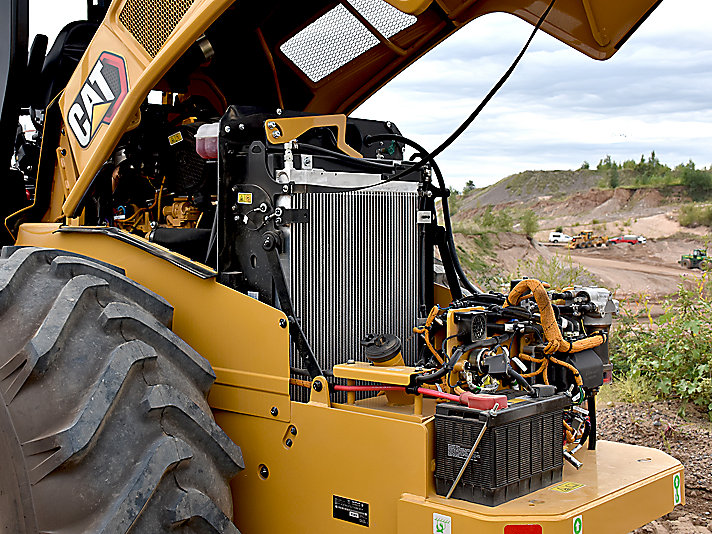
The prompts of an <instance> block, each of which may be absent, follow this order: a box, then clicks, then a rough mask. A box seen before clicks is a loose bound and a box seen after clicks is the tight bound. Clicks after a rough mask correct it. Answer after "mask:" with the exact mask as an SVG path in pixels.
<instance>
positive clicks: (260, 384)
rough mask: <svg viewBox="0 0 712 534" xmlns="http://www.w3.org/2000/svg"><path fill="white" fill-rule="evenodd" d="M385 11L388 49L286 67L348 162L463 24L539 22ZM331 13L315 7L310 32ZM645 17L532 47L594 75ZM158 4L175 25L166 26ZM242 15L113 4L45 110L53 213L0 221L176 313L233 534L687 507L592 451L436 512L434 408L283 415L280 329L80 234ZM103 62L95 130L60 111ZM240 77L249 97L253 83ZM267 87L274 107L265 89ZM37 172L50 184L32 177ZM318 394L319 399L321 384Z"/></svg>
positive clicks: (519, 7) (360, 376) (380, 529)
mask: <svg viewBox="0 0 712 534" xmlns="http://www.w3.org/2000/svg"><path fill="white" fill-rule="evenodd" d="M387 1H388V3H389V4H391V5H393V6H394V7H396V8H398V9H400V10H402V11H403V12H404V13H406V14H409V16H412V17H414V18H415V19H414V22H413V24H412V25H411V26H410V27H409V28H408V29H407V30H405V31H402V32H400V33H398V34H396V35H395V36H391V37H385V36H383V35H380V34H378V35H376V37H377V38H378V44H377V45H375V46H373V47H372V48H370V49H369V50H367V51H366V52H364V53H363V54H361V55H360V56H359V57H357V58H355V59H353V60H352V61H350V62H349V63H347V64H345V65H344V66H342V67H340V68H339V69H337V70H335V71H334V72H332V73H330V74H329V75H328V76H326V77H325V78H323V79H321V80H318V81H313V80H311V79H309V77H308V76H307V75H306V74H305V73H304V72H302V71H300V70H299V69H298V68H297V67H296V66H295V65H293V64H290V68H292V70H293V71H294V73H295V75H296V76H297V77H298V78H299V79H301V80H302V82H303V84H304V87H306V88H307V89H308V91H309V94H308V97H307V98H306V99H303V102H302V105H301V106H300V110H301V111H303V112H307V113H312V114H330V115H334V116H333V117H331V118H329V119H323V118H322V119H319V120H316V119H315V121H316V122H314V121H312V122H311V124H316V123H318V125H321V126H323V125H333V126H334V127H335V128H336V129H337V131H338V132H339V139H338V141H339V146H341V147H342V148H343V149H344V151H345V152H348V150H349V148H348V145H346V143H345V141H344V138H343V131H342V129H343V128H344V118H343V115H339V114H347V113H349V112H351V111H352V110H353V109H354V108H355V107H356V106H357V105H359V104H360V103H361V102H363V101H364V100H365V99H367V98H368V97H369V96H370V95H371V94H372V93H374V92H375V91H376V90H377V89H378V88H380V87H381V86H382V85H383V84H385V83H386V82H387V81H388V80H390V79H391V78H392V77H394V76H395V75H396V74H397V73H399V72H400V71H402V70H403V69H404V68H405V67H407V66H408V65H409V64H411V63H412V62H413V61H415V60H416V59H417V58H419V57H420V56H422V55H423V54H424V53H425V52H427V51H428V50H430V49H431V48H433V47H434V46H436V45H437V44H438V43H439V42H441V41H442V40H443V39H445V38H446V37H448V36H449V35H451V34H452V33H454V32H455V31H457V29H459V28H460V27H462V26H463V25H464V24H466V23H468V22H470V21H471V20H474V19H475V18H477V17H479V16H481V15H484V14H487V13H491V12H495V11H503V12H508V13H511V14H514V15H516V16H517V17H520V18H522V19H524V20H525V21H527V22H530V23H536V21H537V20H538V19H539V17H540V16H541V14H542V13H543V12H544V10H545V9H546V7H547V5H548V2H544V1H541V0H437V1H434V0H387ZM338 3H339V2H330V3H326V4H328V5H326V7H325V8H324V11H321V12H318V13H315V15H314V18H316V17H317V16H321V15H322V14H323V13H324V12H325V11H326V10H327V9H330V8H333V7H334V6H336V5H337V4H338ZM657 3H658V2H656V1H655V0H629V1H627V2H624V3H621V2H617V1H615V0H558V1H557V2H556V4H555V5H554V8H553V10H552V12H551V14H550V16H549V17H547V20H546V21H545V22H544V24H543V25H542V30H543V31H545V32H547V33H549V34H551V35H553V36H554V37H556V38H558V39H560V40H561V41H563V42H565V43H567V44H568V45H570V46H572V47H574V48H576V49H578V50H580V51H581V52H583V53H585V54H587V55H589V56H591V57H593V58H596V59H606V58H608V57H610V56H611V55H613V54H614V53H615V52H616V50H617V48H618V47H619V46H620V45H621V44H622V43H623V42H624V41H625V40H626V39H627V36H628V35H629V34H630V33H631V32H632V31H634V29H635V28H636V27H637V25H639V24H640V23H641V22H642V20H644V18H645V17H646V16H647V14H648V13H649V12H650V11H651V10H652V9H654V7H655V6H656V5H657ZM139 4H141V5H145V6H146V8H147V11H146V13H149V15H144V16H148V17H149V18H151V20H152V24H151V25H150V26H149V27H146V26H145V25H142V24H140V22H141V21H140V20H137V19H135V18H134V17H135V16H136V13H138V11H137V9H138V8H137V5H139ZM168 4H171V6H173V7H171V9H174V11H170V12H168V11H166V10H165V9H162V8H166V6H167V5H168ZM240 4H241V3H240V2H234V3H233V2H232V0H181V1H176V2H170V3H169V2H165V1H163V0H115V1H114V2H113V3H112V4H111V7H110V8H109V11H108V13H107V16H106V18H105V20H104V22H103V23H102V24H101V26H100V27H99V29H98V31H97V33H96V35H95V37H94V39H93V41H92V43H91V45H90V46H89V48H88V50H87V51H86V53H85V54H84V56H83V58H82V60H81V62H80V64H79V67H78V68H77V69H76V71H75V73H74V75H73V76H72V78H71V80H70V81H69V83H68V85H67V87H66V89H65V90H64V92H63V94H62V95H61V96H60V97H59V98H58V100H56V101H55V103H54V104H53V106H56V107H57V108H58V110H59V112H60V113H61V122H62V124H63V127H62V133H61V136H60V142H59V145H58V146H53V147H43V151H46V150H52V151H53V152H55V153H56V166H55V168H54V172H53V181H52V183H51V184H49V185H48V184H39V183H38V195H37V198H40V196H41V195H40V188H49V189H50V191H46V190H45V191H42V192H43V193H45V194H46V195H47V196H48V197H49V202H48V204H47V205H46V206H44V205H40V204H39V200H37V199H36V200H35V203H36V205H35V206H34V207H31V208H29V210H26V212H24V214H23V213H19V214H16V215H15V216H13V217H12V218H11V219H12V220H13V221H15V220H19V221H22V220H23V217H25V216H27V213H29V212H31V211H32V210H35V212H36V210H37V209H41V210H42V213H43V214H44V215H43V216H42V217H41V219H42V220H43V221H44V222H26V223H25V224H23V225H21V226H20V227H19V232H18V234H17V241H16V242H17V245H21V246H39V247H51V248H57V249H62V250H67V251H73V252H76V253H79V254H83V255H86V256H89V257H92V258H96V259H98V260H101V261H105V262H108V263H111V264H113V265H116V266H119V267H122V268H123V269H125V271H126V274H127V276H129V277H130V278H132V279H133V280H135V281H137V282H138V283H140V284H142V285H144V286H145V287H147V288H149V289H151V290H152V291H154V292H156V293H157V294H159V295H161V296H163V297H164V298H165V299H167V300H168V301H169V302H170V303H171V304H172V305H173V306H174V308H175V315H174V323H173V327H174V330H175V332H176V333H177V334H178V335H179V336H180V337H182V338H183V339H184V340H185V341H186V342H187V343H189V344H190V345H191V346H192V347H193V348H195V349H196V350H197V351H198V352H199V353H200V354H202V355H203V356H204V357H205V358H207V359H208V360H209V361H210V363H211V365H212V366H213V368H214V370H215V374H216V376H217V380H216V383H215V385H214V386H213V388H212V390H211V393H210V404H211V406H212V408H213V410H214V413H215V416H216V420H217V422H218V423H219V424H220V425H221V426H222V428H223V429H224V430H225V431H226V432H227V434H228V435H229V436H230V437H231V438H232V439H233V440H234V441H235V442H236V443H238V444H239V445H240V446H241V448H242V451H243V455H244V459H245V464H246V469H245V470H244V471H242V472H241V473H240V474H239V475H238V476H237V477H235V479H234V480H233V481H232V489H233V499H234V504H235V515H236V519H235V521H236V524H237V526H238V528H239V529H240V530H241V532H243V534H255V533H261V532H279V533H286V532H294V533H298V532H325V533H326V532H328V533H331V532H344V533H348V532H361V531H363V532H366V531H367V532H370V533H374V534H375V533H380V534H394V533H403V534H406V533H407V534H411V533H417V532H422V533H429V532H430V531H431V529H432V530H433V532H438V531H437V530H436V527H434V521H435V519H436V518H437V517H440V518H448V520H449V521H450V523H449V525H450V530H448V532H452V533H453V534H461V533H464V532H473V533H474V532H477V533H478V534H488V533H492V534H495V533H496V534H501V533H502V532H505V527H507V526H509V525H527V524H537V525H541V526H542V528H543V532H545V533H546V534H558V533H561V534H563V533H568V532H572V531H573V532H576V530H575V529H574V528H573V525H574V523H575V522H576V521H577V520H580V521H582V522H583V526H584V528H585V529H586V532H588V533H591V532H611V533H613V532H620V533H625V532H628V531H629V530H630V529H632V528H635V527H637V526H640V525H641V524H644V523H645V522H647V521H650V520H653V519H656V518H657V517H660V516H661V515H663V514H665V513H667V512H669V511H670V510H672V508H673V507H674V506H675V505H676V504H680V503H682V502H683V501H684V495H683V493H684V491H677V490H676V489H675V488H680V487H682V488H684V484H680V480H681V478H680V477H681V476H682V465H681V464H680V463H679V462H678V461H676V460H674V459H673V458H671V457H670V456H668V455H666V454H664V453H662V452H659V451H655V450H651V449H646V448H641V447H632V446H628V445H622V444H614V443H606V442H601V443H600V444H599V448H598V450H597V451H586V452H583V453H582V459H583V462H584V467H583V469H582V470H580V471H575V470H574V469H573V468H571V467H570V466H568V465H566V466H565V468H564V482H563V483H562V484H558V485H556V486H553V487H548V488H544V489H541V490H538V491H536V492H534V493H531V494H529V495H527V496H525V497H521V498H518V499H515V500H513V501H511V502H508V503H505V504H503V505H500V506H497V507H487V506H481V505H475V504H471V503H468V502H464V501H460V500H456V499H445V498H444V497H440V496H437V495H436V494H435V490H434V482H433V470H434V464H435V458H434V455H435V446H434V409H435V401H434V400H427V399H426V400H424V399H422V397H420V396H415V401H414V402H413V403H411V404H406V405H397V404H398V403H392V402H391V403H389V402H388V399H387V398H386V397H385V396H377V397H374V398H370V399H366V400H363V401H355V399H354V397H353V396H350V397H349V401H348V402H347V403H345V404H332V403H331V402H330V399H329V395H328V393H327V392H326V390H327V388H326V387H322V388H321V391H317V389H319V388H318V387H317V388H312V389H311V398H310V401H309V402H308V403H301V402H294V401H292V400H290V367H289V365H290V364H289V354H290V339H289V333H288V330H287V329H286V328H285V326H286V324H287V323H286V316H285V314H284V313H282V312H281V311H279V310H277V309H275V308H272V307H270V306H268V305H266V304H263V303H261V302H259V301H258V300H256V299H253V298H251V297H249V296H247V295H245V294H242V293H239V292H237V291H234V290H232V289H230V288H228V287H226V286H224V285H221V284H219V283H218V282H217V281H216V279H215V275H216V274H217V273H215V272H214V271H211V269H209V268H207V267H206V266H204V265H201V264H197V263H193V262H191V261H190V260H188V259H186V258H179V257H178V256H177V255H175V254H174V253H172V252H170V251H168V250H166V249H163V248H161V247H160V246H157V245H155V244H152V243H149V242H148V241H147V240H144V239H142V238H140V237H136V236H130V235H129V234H126V233H125V232H122V231H116V232H114V233H107V232H105V231H103V230H102V229H97V228H88V227H83V226H82V224H83V216H82V212H81V209H80V208H81V201H82V199H83V198H84V196H85V195H86V193H87V191H88V190H89V188H90V186H91V183H92V180H93V178H94V177H95V175H96V174H97V172H98V171H99V169H100V167H101V166H102V165H103V164H104V162H105V161H106V160H107V158H109V157H110V155H111V154H112V152H113V151H114V150H115V148H116V145H117V143H118V142H119V140H120V139H121V137H122V136H123V135H124V134H125V133H126V132H127V131H130V130H131V129H133V128H135V127H136V126H137V125H138V124H139V123H140V121H141V114H140V111H139V108H140V105H141V104H142V103H143V102H144V101H145V99H146V97H147V95H148V94H149V92H150V91H151V90H152V89H154V88H156V87H157V85H158V84H159V82H160V81H161V80H162V78H163V77H164V75H165V74H166V73H167V72H168V71H169V69H170V67H171V66H172V65H173V64H175V62H176V61H177V60H178V59H179V58H180V57H181V55H182V54H183V53H184V52H185V51H186V50H188V48H189V47H190V46H191V45H192V44H193V43H195V42H196V40H197V39H198V38H199V37H200V36H201V35H202V34H203V33H204V32H205V31H206V29H207V28H209V27H210V26H211V24H213V23H215V22H216V21H218V20H219V19H220V18H221V17H223V16H229V15H230V13H232V12H233V11H235V10H238V9H240ZM283 4H284V5H285V9H286V8H287V7H289V8H290V9H295V10H296V9H298V7H299V4H300V3H299V2H283ZM347 4H348V2H344V5H345V6H346V8H347V9H349V7H348V5H347ZM349 5H350V4H349ZM175 6H178V7H175ZM310 22H311V20H307V21H304V25H307V24H308V23H310ZM367 27H368V26H367ZM159 28H161V29H162V31H158V29H159ZM301 29H302V28H301V27H297V28H294V29H293V31H291V32H290V33H286V34H284V35H277V34H270V33H269V28H261V27H258V28H257V29H256V30H257V31H259V32H264V38H263V41H264V43H265V53H266V56H267V57H268V58H269V60H270V61H272V62H275V61H282V62H289V60H288V59H287V58H286V57H285V56H284V54H283V53H282V52H281V51H280V46H281V45H282V44H284V42H286V41H287V40H288V39H289V38H291V37H292V36H293V35H294V34H295V33H296V32H297V31H299V30H301ZM374 31H375V29H374ZM376 33H378V32H377V31H376ZM106 53H109V54H111V55H112V56H113V57H117V58H120V59H119V60H116V61H119V64H120V65H125V72H126V80H125V81H126V86H125V94H121V102H119V103H118V104H116V105H115V109H113V116H112V118H111V120H105V119H106V113H107V109H108V108H107V107H106V106H104V107H102V104H96V105H94V106H93V109H92V112H91V113H88V112H87V111H86V110H84V113H81V110H79V109H78V108H74V109H73V107H74V104H75V102H76V99H77V98H78V97H80V96H81V95H82V91H83V87H84V84H85V82H86V80H87V79H89V78H90V77H91V76H92V73H93V69H94V67H95V66H96V64H97V62H98V61H100V60H101V59H102V58H107V57H108V56H104V55H103V54H106ZM112 61H113V60H112ZM243 75H244V76H245V78H246V82H247V83H249V73H243ZM275 78H276V77H275ZM275 83H276V84H277V86H278V87H277V89H278V90H277V93H278V94H280V100H282V98H283V97H282V95H281V93H280V91H279V80H277V79H275ZM114 96H116V95H114ZM221 96H223V97H226V96H229V95H221ZM284 100H285V101H284V102H283V103H284V105H285V106H286V107H289V106H290V102H289V96H288V95H284ZM90 101H91V98H90ZM280 103H282V102H280ZM325 120H326V122H324V121H325ZM87 121H88V124H89V127H88V128H84V129H83V130H82V131H81V132H80V133H83V134H84V135H83V136H81V135H80V136H79V137H78V136H77V135H76V132H72V131H71V128H70V123H72V124H74V125H75V126H76V125H77V124H81V125H86V124H87ZM309 124H310V122H309V121H305V120H299V121H284V122H282V123H281V127H282V129H284V132H283V133H284V134H285V135H287V136H294V135H299V133H301V132H302V131H303V130H304V128H307V127H310V126H309ZM279 127H280V124H275V126H274V127H271V128H269V127H268V130H267V131H268V133H274V132H273V130H275V128H279ZM280 132H281V130H280ZM289 132H292V134H293V135H292V134H290V133H289ZM295 132H296V133H295ZM352 155H354V156H358V154H357V153H355V154H352ZM43 171H44V172H46V171H47V169H44V170H43V169H42V168H40V170H39V172H40V173H42V172H43ZM25 220H27V219H25ZM32 220H34V221H37V220H39V218H35V219H30V221H32ZM173 260H175V261H173ZM441 293H442V290H438V291H437V292H436V296H437V297H438V299H439V300H441V301H442V302H443V303H446V302H447V300H446V297H445V296H443V295H442V294H441ZM443 299H445V300H443ZM448 320H450V319H448ZM394 363H400V361H398V362H394ZM394 369H395V370H394ZM394 369H391V368H390V367H377V366H363V365H354V366H352V367H351V368H346V367H343V366H342V367H340V368H338V369H335V370H334V374H335V375H336V376H340V377H342V378H344V379H347V380H349V381H355V380H371V381H376V382H380V383H386V384H395V385H405V384H407V382H404V380H408V377H410V375H411V374H413V373H417V372H418V371H417V370H416V369H413V368H405V367H401V366H396V367H395V368H394ZM404 376H405V377H406V378H404ZM314 383H315V384H317V383H320V384H323V379H322V378H318V379H316V380H315V381H314ZM263 466H264V467H266V468H267V472H268V476H266V477H265V476H264V473H265V471H264V470H262V467H263ZM674 481H676V482H675V484H677V485H675V484H674ZM337 498H344V499H351V500H353V501H358V502H359V503H362V504H366V505H367V506H368V519H367V521H368V529H367V530H362V529H363V528H364V527H363V526H360V525H355V524H353V523H350V522H346V521H343V520H341V519H337V518H335V517H334V512H333V511H334V505H335V502H336V501H335V499H337ZM443 532H445V531H443Z"/></svg>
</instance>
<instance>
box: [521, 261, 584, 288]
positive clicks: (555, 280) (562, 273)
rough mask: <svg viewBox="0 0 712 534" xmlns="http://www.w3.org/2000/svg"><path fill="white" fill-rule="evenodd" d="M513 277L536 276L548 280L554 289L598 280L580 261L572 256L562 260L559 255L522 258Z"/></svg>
mask: <svg viewBox="0 0 712 534" xmlns="http://www.w3.org/2000/svg"><path fill="white" fill-rule="evenodd" d="M511 277H512V278H514V279H519V278H525V277H526V278H535V279H536V280H541V281H542V282H548V283H549V284H550V285H551V287H552V289H556V290H557V291H561V290H562V289H564V288H565V287H571V286H574V285H588V284H594V283H595V282H596V281H595V279H594V277H593V275H592V274H591V273H589V272H588V271H587V270H586V269H584V268H583V267H581V266H580V265H579V264H578V263H574V262H573V260H572V259H571V258H570V257H569V258H567V259H565V260H562V259H560V258H559V257H558V256H554V257H552V258H551V259H546V258H544V257H543V256H538V257H537V259H536V260H535V261H531V260H520V261H519V262H518V263H517V269H516V270H515V271H514V273H512V276H511Z"/></svg>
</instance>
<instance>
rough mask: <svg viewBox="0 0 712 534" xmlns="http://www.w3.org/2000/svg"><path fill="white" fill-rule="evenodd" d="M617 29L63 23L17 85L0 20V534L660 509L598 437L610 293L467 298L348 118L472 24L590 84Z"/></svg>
mask: <svg viewBox="0 0 712 534" xmlns="http://www.w3.org/2000/svg"><path fill="white" fill-rule="evenodd" d="M624 4H625V5H622V4H621V3H616V2H613V3H612V2H608V1H603V0H586V1H578V0H567V1H565V0H558V1H557V2H552V3H551V4H549V5H548V6H547V4H546V3H544V2H535V1H531V0H507V1H501V0H492V1H474V2H473V1H469V0H442V1H441V0H438V1H437V2H435V1H432V0H331V1H319V2H314V1H303V2H292V1H283V0H274V1H272V2H256V1H253V0H241V1H240V2H233V1H232V0H172V1H166V0H114V1H113V2H111V3H110V4H109V2H108V1H105V0H89V2H88V18H87V20H82V21H76V22H72V23H71V24H69V25H68V26H67V27H66V28H65V29H64V30H63V31H62V32H61V33H60V35H59V37H58V38H57V40H56V41H55V43H54V45H53V46H52V47H51V49H50V50H49V52H48V53H47V51H46V49H47V44H48V43H47V39H46V38H43V37H42V36H38V37H37V38H36V39H35V40H34V44H33V46H32V48H31V49H30V52H29V57H28V53H27V50H28V20H27V18H28V2H27V0H6V1H4V2H3V3H2V7H0V9H2V10H3V11H2V13H1V16H0V25H1V33H2V34H3V37H4V38H3V41H2V42H3V43H5V44H3V45H2V46H3V47H2V48H0V54H2V56H3V57H2V58H1V59H2V63H1V64H2V65H3V69H4V70H3V72H0V97H2V99H1V100H0V107H1V109H2V115H1V117H0V119H1V121H0V149H1V150H2V151H3V152H2V158H5V161H7V160H9V159H10V156H11V155H14V160H15V161H16V163H17V165H16V168H13V169H11V170H10V171H9V172H6V171H4V170H3V175H2V176H1V179H2V185H3V188H4V189H5V190H6V191H7V192H8V195H7V196H6V197H3V202H5V203H6V204H5V205H4V206H3V209H4V210H5V211H6V214H7V213H10V214H9V216H8V217H7V218H6V220H5V226H6V228H7V230H8V236H7V241H8V245H9V246H6V247H5V248H4V249H3V251H2V255H1V257H0V339H1V340H2V343H0V462H2V464H1V466H2V468H1V469H0V524H1V527H2V530H3V532H12V533H38V532H65V533H78V532H118V533H126V532H138V533H163V532H165V533H167V532H193V533H197V532H220V533H234V532H237V531H238V528H239V530H240V531H241V532H243V533H244V534H255V533H262V532H270V533H272V532H277V533H287V532H289V533H306V532H325V533H326V532H328V533H333V532H344V533H350V532H372V533H374V534H375V533H381V534H386V533H387V534H393V533H403V534H404V533H411V532H430V530H431V528H432V531H433V533H444V534H461V533H464V532H478V533H480V534H490V533H491V534H494V533H497V534H501V533H505V534H523V533H546V534H556V533H564V532H574V533H581V532H583V530H584V528H585V531H586V532H589V533H590V532H607V533H608V532H610V533H615V532H620V533H624V532H629V531H630V530H633V529H634V528H637V527H639V526H641V525H643V524H644V523H646V522H648V521H650V520H653V519H655V518H657V517H660V516H661V515H663V514H666V513H668V512H670V511H671V510H672V509H673V508H674V506H675V505H678V504H682V503H683V501H684V478H683V468H682V465H681V464H680V462H678V461H677V460H675V459H674V458H672V457H670V456H668V455H667V454H665V453H663V452H661V451H658V450H653V449H648V448H643V447H636V446H631V445H626V444H620V443H611V442H606V441H598V440H597V437H596V406H595V399H596V393H597V391H598V390H599V388H600V387H602V386H603V384H604V383H606V382H608V381H610V378H611V365H610V363H609V358H608V330H609V328H610V325H611V322H612V320H613V317H614V315H615V314H616V311H617V303H616V301H615V300H613V299H612V298H611V294H610V292H609V291H608V290H606V289H603V288H597V287H575V288H567V289H566V290H561V291H555V290H553V289H549V290H547V288H546V286H545V285H544V284H543V283H542V282H539V281H536V280H531V279H525V280H522V281H513V283H512V288H511V291H509V292H508V293H507V294H499V293H487V294H483V293H481V292H479V291H478V289H477V288H476V287H475V286H474V285H473V284H472V283H470V282H469V281H468V280H467V277H466V276H465V274H464V273H463V271H462V269H461V268H460V266H459V263H458V260H457V255H456V253H455V245H454V241H453V234H452V228H451V225H450V222H449V214H448V212H447V202H445V203H443V214H442V218H441V219H442V220H441V221H438V216H437V211H436V209H435V201H436V199H438V198H446V196H447V192H448V190H447V188H446V187H445V183H444V180H443V177H442V174H441V172H440V169H439V167H438V166H437V164H436V163H435V161H434V160H433V157H432V156H433V155H432V154H429V153H427V151H425V150H424V149H423V148H422V147H420V146H419V145H418V144H417V143H414V142H412V141H410V140H408V139H407V138H406V137H404V136H403V135H401V134H400V132H399V131H398V129H397V128H396V126H395V125H393V124H392V123H390V122H385V121H372V120H358V119H355V118H350V117H347V115H348V114H349V113H351V111H353V110H354V109H355V108H356V107H357V106H358V105H359V104H361V103H362V102H363V101H365V100H366V99H367V98H368V97H369V96H370V95H371V94H373V93H374V92H375V91H376V90H377V89H378V88H380V87H381V86H382V85H384V84H385V83H386V82H388V81H389V80H390V79H392V78H393V77H394V76H395V75H396V74H397V73H399V72H401V71H402V70H403V69H404V68H406V67H407V66H408V65H409V64H411V63H412V62H414V61H415V60H416V59H417V58H419V57H420V56H422V55H423V54H424V53H425V52H426V51H428V50H430V49H431V48H433V47H434V46H436V45H437V44H439V43H440V42H442V41H443V40H444V39H445V38H447V37H448V36H449V35H451V34H452V33H454V32H455V31H456V30H457V29H458V28H460V27H462V26H463V25H464V24H466V23H468V22H470V21H471V20H474V19H475V18H477V17H479V16H482V15H485V14H487V13H490V12H494V11H505V12H509V13H512V14H515V15H517V16H518V17H520V18H522V19H524V20H525V21H527V22H529V23H531V24H533V25H535V29H534V31H536V30H537V29H538V28H539V27H540V28H541V30H542V31H545V32H547V33H549V34H551V35H553V36H554V37H556V38H557V39H560V40H561V41H563V42H565V43H567V44H569V45H570V46H572V47H574V48H576V49H577V50H579V51H581V52H583V53H584V54H587V55H589V56H591V57H593V58H596V59H601V60H602V59H607V58H609V57H611V56H612V55H613V54H614V53H615V52H616V51H617V50H618V48H619V47H620V46H621V45H622V44H623V43H624V42H625V41H626V40H627V39H628V37H629V36H630V35H631V33H632V32H633V31H635V29H636V28H638V26H639V25H640V24H641V23H642V22H643V21H644V19H645V18H646V17H647V16H648V14H649V13H650V12H651V11H652V10H653V9H654V8H655V7H656V6H657V5H658V4H659V2H658V1H656V0H629V1H628V2H625V3H624ZM8 43H9V46H8ZM21 112H22V114H24V115H25V116H27V117H28V120H31V121H32V123H33V124H34V125H35V127H36V130H37V133H36V134H35V135H34V136H32V137H31V138H28V137H27V136H25V135H24V134H22V133H20V134H19V135H18V130H17V124H18V117H19V115H20V114H21ZM474 116H475V115H473V117H474ZM406 145H410V146H414V147H415V149H416V151H417V152H418V154H419V157H417V158H415V159H414V160H410V159H407V158H404V156H403V150H404V147H405V146H406ZM26 183H29V184H33V185H34V187H33V188H26V187H25V184H26ZM10 193H12V195H10ZM28 194H29V196H30V201H29V205H28V200H27V195H28ZM15 210H17V211H15ZM3 215H5V214H3ZM436 248H437V250H438V255H439V257H440V259H441V260H442V262H443V266H444V269H445V273H446V276H447V280H448V286H449V288H446V287H443V286H437V285H435V284H434V283H433V264H434V257H435V249H436ZM462 286H464V289H463V287H462Z"/></svg>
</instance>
